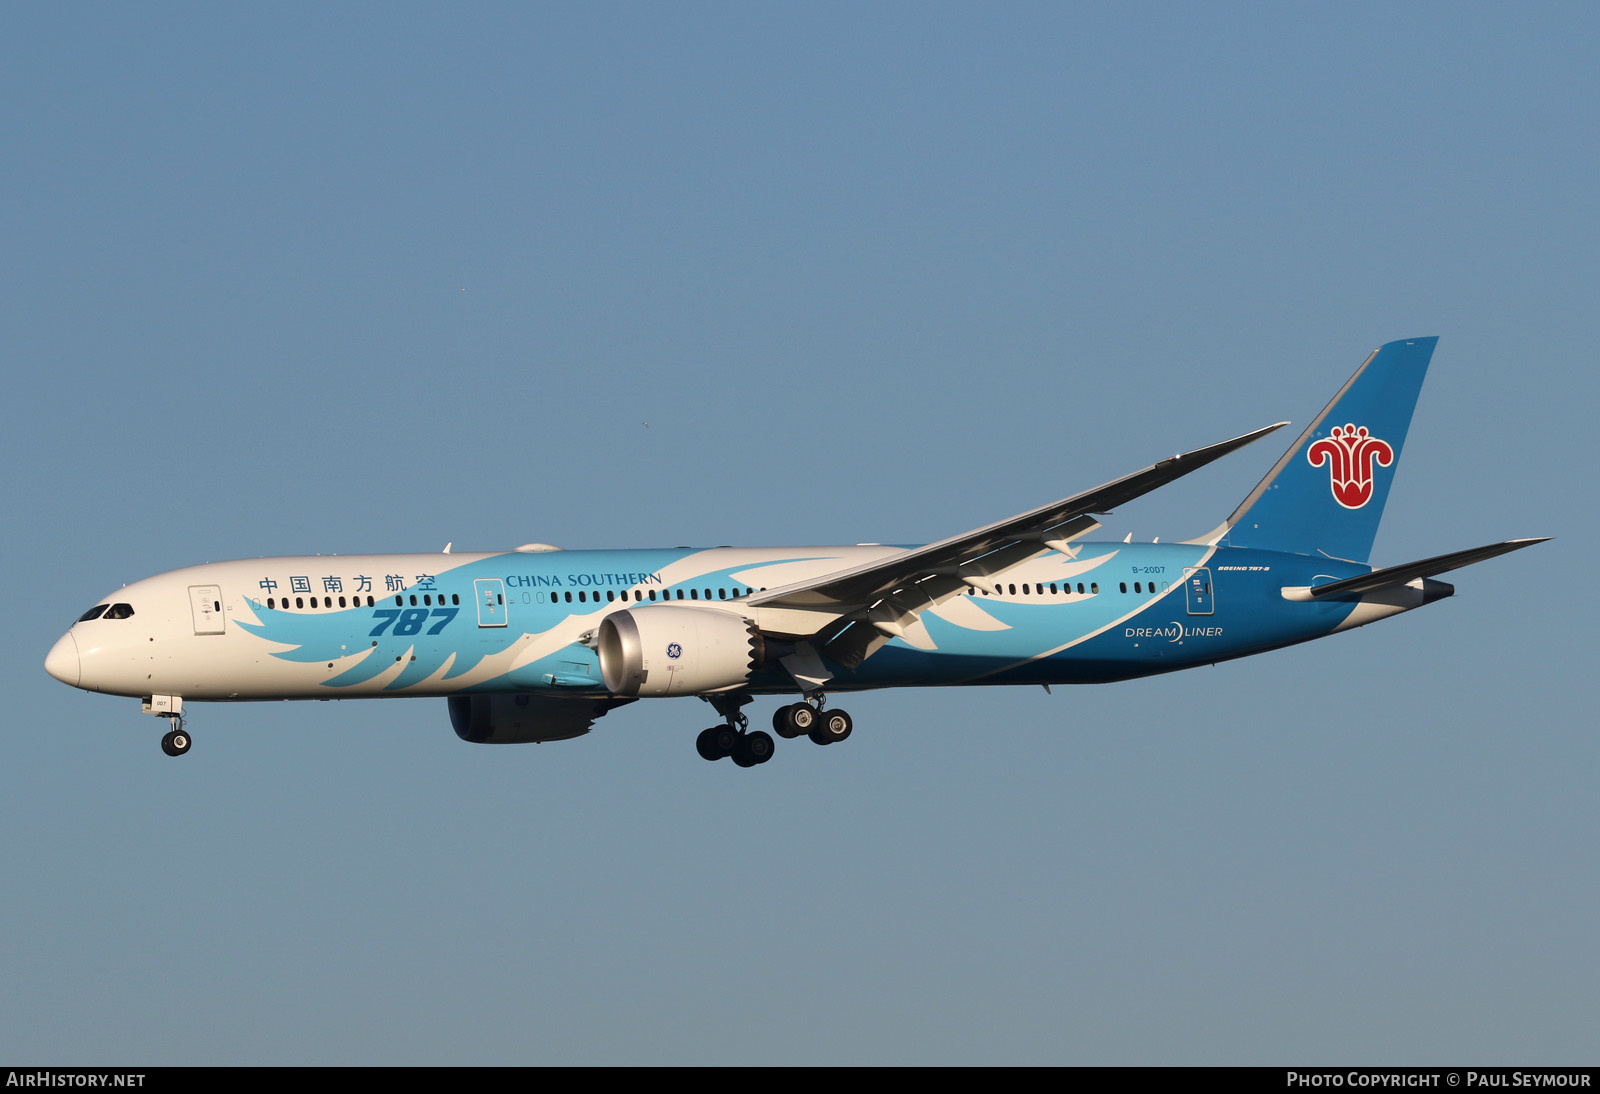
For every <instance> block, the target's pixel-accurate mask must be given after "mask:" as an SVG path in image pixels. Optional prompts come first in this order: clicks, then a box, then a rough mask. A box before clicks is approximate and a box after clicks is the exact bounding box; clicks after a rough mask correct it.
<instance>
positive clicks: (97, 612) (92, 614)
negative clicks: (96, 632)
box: [78, 604, 111, 623]
mask: <svg viewBox="0 0 1600 1094" xmlns="http://www.w3.org/2000/svg"><path fill="white" fill-rule="evenodd" d="M109 607H111V605H110V604H96V605H95V606H94V607H92V608H90V609H89V610H88V611H86V612H84V613H83V614H82V615H80V616H78V622H79V623H87V622H89V620H91V619H99V618H100V617H101V616H102V615H104V614H105V611H106V609H107V608H109Z"/></svg>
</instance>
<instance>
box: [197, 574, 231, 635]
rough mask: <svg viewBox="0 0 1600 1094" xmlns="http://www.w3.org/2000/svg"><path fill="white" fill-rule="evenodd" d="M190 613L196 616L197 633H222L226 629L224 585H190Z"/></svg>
mask: <svg viewBox="0 0 1600 1094" xmlns="http://www.w3.org/2000/svg"><path fill="white" fill-rule="evenodd" d="M189 614H190V615H192V616H194V633H195V634H221V633H222V632H223V631H224V629H226V624H225V623H224V621H223V617H222V586H220V585H190V586H189Z"/></svg>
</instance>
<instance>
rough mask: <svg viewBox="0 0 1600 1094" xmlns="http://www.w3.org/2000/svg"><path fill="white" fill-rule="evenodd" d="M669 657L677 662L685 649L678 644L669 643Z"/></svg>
mask: <svg viewBox="0 0 1600 1094" xmlns="http://www.w3.org/2000/svg"><path fill="white" fill-rule="evenodd" d="M667 656H668V657H670V658H672V659H673V660H674V661H676V660H677V659H678V658H680V657H682V656H683V647H682V646H680V645H678V644H677V643H676V642H669V643H667Z"/></svg>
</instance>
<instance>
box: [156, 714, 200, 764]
mask: <svg viewBox="0 0 1600 1094" xmlns="http://www.w3.org/2000/svg"><path fill="white" fill-rule="evenodd" d="M161 717H163V718H169V719H171V720H172V728H171V729H169V730H167V732H166V734H165V735H164V736H163V737H162V738H161V751H163V752H165V753H166V754H167V755H168V756H182V755H183V754H184V753H185V752H188V751H189V746H190V745H191V744H193V743H194V738H192V737H190V736H189V731H188V730H186V729H184V728H183V715H181V714H163V715H161Z"/></svg>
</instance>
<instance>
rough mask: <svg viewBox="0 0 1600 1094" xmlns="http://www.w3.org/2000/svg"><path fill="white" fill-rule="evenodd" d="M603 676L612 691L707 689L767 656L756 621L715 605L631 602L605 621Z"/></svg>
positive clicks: (738, 676) (739, 678) (722, 685)
mask: <svg viewBox="0 0 1600 1094" xmlns="http://www.w3.org/2000/svg"><path fill="white" fill-rule="evenodd" d="M599 641H600V678H601V679H602V680H604V681H605V684H606V689H607V690H608V691H610V692H611V693H612V694H613V695H638V696H645V695H648V696H664V695H704V694H706V693H707V692H713V691H724V690H726V689H728V688H731V687H737V686H738V685H740V684H743V683H744V682H745V681H747V680H749V679H750V674H751V673H752V672H753V671H755V669H756V666H758V665H760V664H761V662H762V661H763V660H765V652H764V648H763V644H762V640H761V634H760V632H759V631H757V630H756V626H755V624H754V623H752V622H750V621H749V620H748V619H743V618H741V617H739V616H737V615H734V614H733V613H732V612H724V611H717V610H716V609H712V608H690V607H680V606H678V605H676V604H674V605H671V606H670V607H669V606H667V605H662V606H660V607H655V606H648V607H642V608H629V609H627V610H626V611H620V612H613V613H612V614H610V615H608V616H606V617H605V618H604V619H603V620H601V621H600V633H599Z"/></svg>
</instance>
